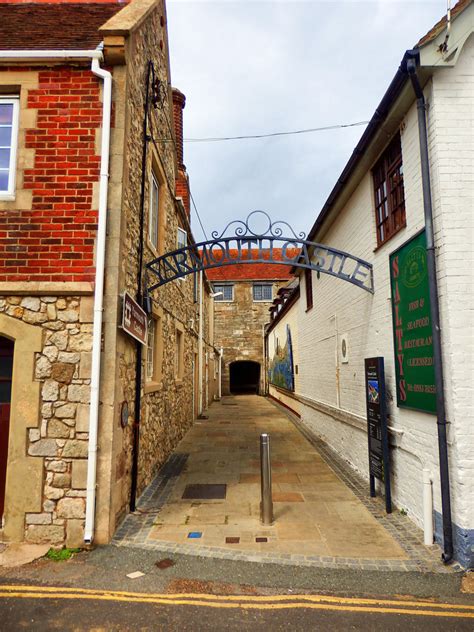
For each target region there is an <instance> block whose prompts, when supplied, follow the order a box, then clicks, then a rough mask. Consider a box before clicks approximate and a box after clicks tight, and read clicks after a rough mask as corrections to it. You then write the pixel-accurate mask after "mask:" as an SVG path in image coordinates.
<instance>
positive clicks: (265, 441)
mask: <svg viewBox="0 0 474 632" xmlns="http://www.w3.org/2000/svg"><path fill="white" fill-rule="evenodd" d="M260 476H261V486H262V502H261V503H260V517H261V521H262V523H263V524H273V500H272V467H271V462H270V435H268V434H266V433H265V434H261V435H260Z"/></svg>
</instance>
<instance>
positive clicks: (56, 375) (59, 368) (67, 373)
mask: <svg viewBox="0 0 474 632" xmlns="http://www.w3.org/2000/svg"><path fill="white" fill-rule="evenodd" d="M74 370H75V366H74V364H66V363H65V362H55V363H54V364H53V366H52V368H51V377H52V379H53V380H57V381H58V382H62V383H63V384H70V383H71V380H72V376H73V375H74Z"/></svg>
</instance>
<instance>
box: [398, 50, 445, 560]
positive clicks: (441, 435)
mask: <svg viewBox="0 0 474 632" xmlns="http://www.w3.org/2000/svg"><path fill="white" fill-rule="evenodd" d="M406 68H407V72H408V75H409V77H410V79H411V83H412V86H413V90H414V91H415V95H416V107H417V110H418V133H419V137H420V157H421V181H422V186H423V208H424V213H425V229H426V250H427V253H426V254H427V265H428V284H429V293H430V303H431V322H432V326H433V356H434V369H435V385H436V413H437V418H438V421H437V425H438V449H439V475H440V481H441V507H442V513H443V545H444V553H443V555H442V559H443V562H444V563H445V564H447V563H448V562H450V561H451V560H452V558H453V523H452V520H451V497H450V490H449V467H448V442H447V435H446V409H445V401H444V379H443V357H442V352H441V325H440V319H439V298H438V282H437V277H436V253H435V245H434V231H433V207H432V203H431V182H430V165H429V159H428V134H427V130H426V103H425V97H424V94H423V90H422V89H421V86H420V83H419V81H418V77H417V75H416V60H415V59H414V58H409V59H407V63H406Z"/></svg>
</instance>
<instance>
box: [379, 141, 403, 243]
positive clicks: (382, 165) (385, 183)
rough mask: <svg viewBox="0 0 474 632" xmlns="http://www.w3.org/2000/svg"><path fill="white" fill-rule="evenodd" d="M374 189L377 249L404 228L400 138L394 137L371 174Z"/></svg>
mask: <svg viewBox="0 0 474 632" xmlns="http://www.w3.org/2000/svg"><path fill="white" fill-rule="evenodd" d="M372 173H373V177H374V189H375V223H376V226H377V245H378V246H381V245H382V244H383V243H385V242H386V241H388V240H389V239H390V237H392V236H393V235H395V233H397V232H398V231H399V230H400V229H401V228H403V227H404V226H406V218H405V193H404V189H403V164H402V146H401V142H400V134H397V135H396V136H395V138H394V139H393V140H392V142H391V143H390V145H389V146H388V147H387V149H386V150H385V151H384V153H383V154H382V156H381V157H380V159H379V160H378V162H377V164H376V165H375V167H374V168H373V170H372Z"/></svg>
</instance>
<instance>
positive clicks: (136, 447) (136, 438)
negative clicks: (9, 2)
mask: <svg viewBox="0 0 474 632" xmlns="http://www.w3.org/2000/svg"><path fill="white" fill-rule="evenodd" d="M152 73H153V63H152V62H151V61H149V62H148V69H147V75H146V93H145V111H144V114H143V149H142V181H141V189H140V216H139V240H138V271H137V294H136V297H137V303H138V304H139V305H142V304H143V288H142V279H143V226H144V217H145V182H146V159H147V153H148V140H149V138H148V110H149V106H150V103H149V101H150V77H151V75H152ZM142 346H143V345H142V344H141V342H138V341H137V343H136V347H137V354H136V364H135V415H134V423H133V460H132V481H131V487H130V511H135V508H136V503H137V484H138V455H139V451H140V413H141V390H142Z"/></svg>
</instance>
